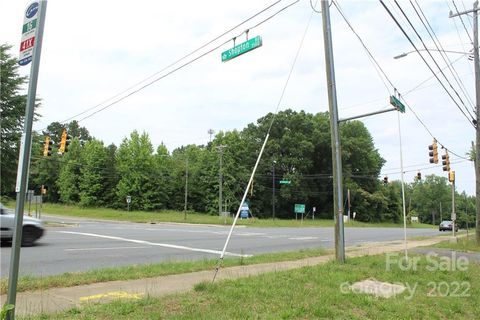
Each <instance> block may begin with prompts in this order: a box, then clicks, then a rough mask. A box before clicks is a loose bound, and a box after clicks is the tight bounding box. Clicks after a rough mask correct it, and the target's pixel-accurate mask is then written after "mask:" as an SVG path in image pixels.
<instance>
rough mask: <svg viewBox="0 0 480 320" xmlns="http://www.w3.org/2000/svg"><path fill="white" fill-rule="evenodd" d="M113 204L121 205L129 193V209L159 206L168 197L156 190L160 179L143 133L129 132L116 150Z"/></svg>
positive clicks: (151, 147) (160, 206)
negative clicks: (115, 180)
mask: <svg viewBox="0 0 480 320" xmlns="http://www.w3.org/2000/svg"><path fill="white" fill-rule="evenodd" d="M116 166H117V173H118V176H119V177H120V179H119V181H118V184H117V187H116V195H117V205H118V206H119V207H125V199H126V197H127V196H131V199H132V203H131V204H130V207H131V208H132V209H133V210H152V209H161V208H164V207H165V206H166V203H167V201H168V199H165V198H162V197H161V193H160V192H159V189H158V188H159V187H160V183H161V179H160V178H159V177H158V175H157V172H156V165H155V159H154V156H153V146H152V143H151V142H150V138H149V137H148V135H147V134H146V133H143V134H142V135H140V134H138V132H137V131H134V132H132V134H131V135H130V139H124V140H123V142H122V144H121V145H120V147H119V148H118V151H117V158H116Z"/></svg>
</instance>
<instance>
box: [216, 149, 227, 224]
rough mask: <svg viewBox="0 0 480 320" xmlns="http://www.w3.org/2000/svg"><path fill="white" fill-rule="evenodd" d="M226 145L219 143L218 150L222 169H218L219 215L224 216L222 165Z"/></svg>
mask: <svg viewBox="0 0 480 320" xmlns="http://www.w3.org/2000/svg"><path fill="white" fill-rule="evenodd" d="M225 147H226V146H225V145H219V146H218V147H217V148H218V152H219V153H220V169H219V170H218V216H220V217H221V216H222V207H223V206H222V204H223V199H222V196H223V195H222V193H223V190H222V187H223V172H222V166H223V148H225Z"/></svg>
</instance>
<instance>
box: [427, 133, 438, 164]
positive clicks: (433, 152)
mask: <svg viewBox="0 0 480 320" xmlns="http://www.w3.org/2000/svg"><path fill="white" fill-rule="evenodd" d="M428 150H430V152H429V155H430V163H435V164H437V163H438V145H437V140H436V139H433V143H432V144H431V145H429V146H428Z"/></svg>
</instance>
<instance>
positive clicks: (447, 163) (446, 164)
mask: <svg viewBox="0 0 480 320" xmlns="http://www.w3.org/2000/svg"><path fill="white" fill-rule="evenodd" d="M442 164H443V171H447V172H449V171H450V157H449V155H448V150H447V149H445V154H444V155H442Z"/></svg>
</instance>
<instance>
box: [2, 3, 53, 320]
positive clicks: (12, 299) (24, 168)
mask: <svg viewBox="0 0 480 320" xmlns="http://www.w3.org/2000/svg"><path fill="white" fill-rule="evenodd" d="M37 6H38V12H37V13H36V14H37V17H38V18H37V21H38V27H37V29H36V31H35V37H34V40H35V47H34V48H33V53H32V65H31V67H30V81H29V84H28V96H27V106H26V108H25V124H24V128H23V134H22V140H21V144H20V156H19V159H18V171H17V184H16V186H15V191H16V192H17V202H16V206H15V229H14V232H13V243H12V253H11V258H10V270H9V277H8V293H7V304H12V305H15V303H16V298H17V282H18V268H19V264H20V247H21V245H22V225H23V210H24V206H25V194H26V191H27V181H28V167H29V166H30V153H31V150H32V125H33V117H34V107H35V96H36V93H37V80H38V70H39V67H40V53H41V51H42V37H43V28H44V23H45V13H46V10H47V1H46V0H45V1H40V3H39V4H37ZM35 9H36V6H35V3H32V4H31V5H30V6H29V8H28V9H27V13H26V15H27V17H29V18H30V17H32V16H34V15H35V12H34V10H35ZM29 15H30V16H29ZM32 42H33V41H32ZM7 319H15V309H13V310H10V311H9V312H8V314H7Z"/></svg>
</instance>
